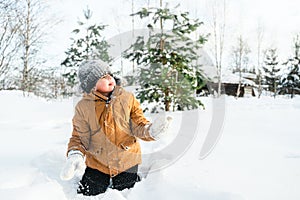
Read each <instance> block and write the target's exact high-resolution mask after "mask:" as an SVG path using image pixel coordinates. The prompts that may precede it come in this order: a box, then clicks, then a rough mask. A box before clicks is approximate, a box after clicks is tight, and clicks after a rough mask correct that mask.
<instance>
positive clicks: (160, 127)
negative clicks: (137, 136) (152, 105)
mask: <svg viewBox="0 0 300 200" xmlns="http://www.w3.org/2000/svg"><path fill="white" fill-rule="evenodd" d="M172 120H173V118H172V117H171V116H166V115H165V114H159V115H158V116H157V117H156V118H155V119H154V120H153V123H152V124H151V126H150V129H149V132H150V135H151V136H152V137H153V138H154V139H155V140H158V139H160V138H162V137H163V136H164V135H165V134H166V133H167V132H168V129H169V126H170V123H171V122H172Z"/></svg>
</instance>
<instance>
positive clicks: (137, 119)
mask: <svg viewBox="0 0 300 200" xmlns="http://www.w3.org/2000/svg"><path fill="white" fill-rule="evenodd" d="M130 126H131V131H132V134H133V136H135V137H137V138H140V139H142V140H144V141H154V140H155V139H154V138H153V137H151V135H150V133H149V127H150V126H151V123H150V122H149V121H148V120H147V119H146V118H145V116H144V113H143V110H142V108H141V106H140V103H139V101H138V100H137V99H136V98H135V97H134V95H133V94H132V107H131V111H130Z"/></svg>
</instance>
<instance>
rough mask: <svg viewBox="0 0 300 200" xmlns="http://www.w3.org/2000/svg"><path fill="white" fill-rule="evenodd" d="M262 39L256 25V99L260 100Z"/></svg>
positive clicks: (261, 33) (261, 32)
mask: <svg viewBox="0 0 300 200" xmlns="http://www.w3.org/2000/svg"><path fill="white" fill-rule="evenodd" d="M262 39H263V28H262V27H261V26H260V25H258V28H257V70H256V73H257V76H258V98H260V96H261V94H262V74H261V62H260V57H261V44H262Z"/></svg>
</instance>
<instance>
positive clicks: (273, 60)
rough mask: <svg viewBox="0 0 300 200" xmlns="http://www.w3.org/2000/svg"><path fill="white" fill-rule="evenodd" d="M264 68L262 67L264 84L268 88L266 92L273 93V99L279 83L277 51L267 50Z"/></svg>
mask: <svg viewBox="0 0 300 200" xmlns="http://www.w3.org/2000/svg"><path fill="white" fill-rule="evenodd" d="M264 64H265V66H264V67H263V70H264V82H265V83H264V84H266V85H267V86H268V88H267V89H268V91H271V92H273V93H274V97H275V96H276V93H277V88H278V84H279V81H280V75H279V74H278V73H279V72H280V68H278V64H279V61H278V55H277V49H268V50H267V51H266V52H265V60H264Z"/></svg>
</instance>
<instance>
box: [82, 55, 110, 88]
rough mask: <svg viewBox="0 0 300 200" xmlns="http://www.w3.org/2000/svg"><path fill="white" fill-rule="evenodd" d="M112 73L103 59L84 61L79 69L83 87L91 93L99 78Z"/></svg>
mask: <svg viewBox="0 0 300 200" xmlns="http://www.w3.org/2000/svg"><path fill="white" fill-rule="evenodd" d="M110 73H111V71H110V68H109V65H108V64H107V63H105V62H103V61H102V60H87V61H83V62H82V63H81V64H80V65H79V69H78V77H79V82H80V87H81V89H82V90H83V91H84V92H86V93H90V92H91V90H92V89H93V87H95V85H96V83H97V81H98V80H99V78H100V77H102V76H103V75H105V74H110Z"/></svg>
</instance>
